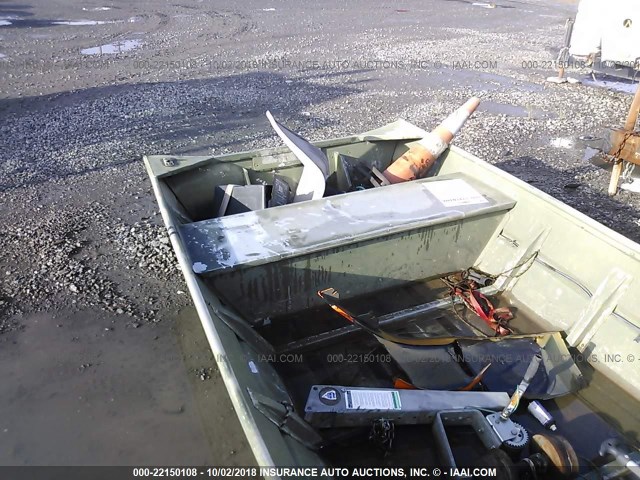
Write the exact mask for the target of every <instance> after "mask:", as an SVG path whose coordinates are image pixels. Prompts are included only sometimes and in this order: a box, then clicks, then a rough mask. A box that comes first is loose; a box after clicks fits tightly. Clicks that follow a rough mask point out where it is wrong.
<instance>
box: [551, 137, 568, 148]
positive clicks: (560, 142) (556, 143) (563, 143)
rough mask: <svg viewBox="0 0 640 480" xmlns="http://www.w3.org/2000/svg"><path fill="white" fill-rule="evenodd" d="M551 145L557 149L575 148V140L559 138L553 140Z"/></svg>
mask: <svg viewBox="0 0 640 480" xmlns="http://www.w3.org/2000/svg"><path fill="white" fill-rule="evenodd" d="M550 144H551V146H552V147H556V148H573V145H574V141H573V138H568V137H558V138H553V139H551V142H550Z"/></svg>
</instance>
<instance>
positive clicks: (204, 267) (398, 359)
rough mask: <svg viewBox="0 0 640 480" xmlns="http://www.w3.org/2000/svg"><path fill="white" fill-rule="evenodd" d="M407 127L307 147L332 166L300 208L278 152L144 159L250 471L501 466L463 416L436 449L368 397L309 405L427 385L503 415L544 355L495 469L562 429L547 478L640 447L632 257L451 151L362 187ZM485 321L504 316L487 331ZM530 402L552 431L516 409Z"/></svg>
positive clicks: (421, 427)
mask: <svg viewBox="0 0 640 480" xmlns="http://www.w3.org/2000/svg"><path fill="white" fill-rule="evenodd" d="M422 133H423V132H422V131H421V130H420V129H418V128H416V127H414V126H412V125H410V124H407V123H406V122H397V123H396V124H393V125H392V126H390V127H387V128H383V129H379V130H374V131H372V132H368V133H367V134H362V135H359V136H354V137H347V138H343V139H337V140H327V141H323V142H317V143H316V146H317V147H318V148H320V149H321V151H322V152H323V153H324V154H325V155H326V158H327V159H328V166H329V175H328V176H327V179H326V190H325V192H324V196H323V197H322V198H318V199H315V200H309V201H303V202H296V203H291V196H292V193H293V192H295V191H296V188H297V186H298V182H299V181H300V177H301V175H302V172H303V166H302V165H301V163H300V161H299V160H298V158H296V155H294V154H293V153H292V152H291V150H289V149H288V148H284V147H283V148H275V149H268V150H261V151H254V152H246V153H238V154H232V155H226V156H224V157H175V156H151V157H146V159H145V161H146V164H147V168H148V170H149V173H150V176H151V178H152V182H153V184H154V188H155V190H156V196H157V198H158V201H159V204H160V207H161V212H162V214H163V219H164V221H165V223H166V225H167V227H168V230H169V233H170V236H171V240H172V243H173V246H174V249H175V251H176V254H177V256H178V260H179V261H180V263H181V266H182V269H183V272H184V274H185V278H186V279H187V284H188V286H189V290H190V293H191V295H192V297H193V299H194V303H195V305H196V307H197V309H198V313H199V315H200V318H201V320H202V323H203V326H204V327H205V333H206V334H207V337H208V339H209V342H210V344H211V346H212V350H213V351H214V353H215V354H216V359H217V361H218V364H219V366H220V369H221V372H222V375H223V378H224V379H225V384H226V386H227V389H228V390H229V393H230V395H231V398H232V401H233V403H234V406H235V408H236V412H237V413H238V416H239V418H241V423H242V424H243V428H244V430H245V433H246V434H247V436H248V438H249V442H250V443H251V445H252V448H253V449H254V453H255V454H256V458H257V459H258V463H260V464H267V465H268V464H272V465H310V464H318V465H322V464H324V465H339V466H345V465H379V466H402V465H411V466H415V465H425V466H426V465H440V464H442V461H443V455H444V456H445V457H446V456H447V455H448V457H447V458H448V460H449V461H450V462H455V465H457V466H465V465H477V464H478V462H489V463H483V464H487V465H492V466H493V465H496V464H501V463H500V462H503V461H504V459H502V457H500V458H499V459H498V460H496V458H493V457H491V458H492V459H489V460H487V458H488V457H487V452H488V451H490V450H491V449H487V446H486V444H485V443H486V442H485V443H483V442H482V441H481V440H482V439H480V440H479V439H478V437H479V435H480V433H479V432H481V431H482V428H480V427H478V425H477V424H475V423H473V422H471V421H469V422H463V421H462V420H460V421H459V422H457V423H456V422H455V421H448V422H447V421H444V423H443V418H444V419H445V420H447V418H448V417H446V415H445V417H442V416H438V417H437V418H438V422H439V423H438V425H440V426H442V425H444V427H445V428H444V431H446V435H444V436H443V435H441V434H438V432H436V428H435V426H434V425H435V423H434V422H435V420H434V419H435V417H434V416H433V415H435V413H437V412H430V413H429V418H428V419H427V420H424V419H422V420H418V419H417V418H414V420H411V417H410V415H409V414H407V416H406V418H404V417H403V418H401V417H402V415H401V412H400V413H397V415H396V417H394V418H395V419H396V420H395V421H391V420H389V418H390V417H389V415H387V413H388V412H386V411H385V410H384V407H380V406H379V405H378V406H377V407H376V406H375V405H374V404H372V405H373V407H372V406H367V405H366V402H364V403H363V405H365V406H364V407H363V408H365V409H366V408H371V409H373V410H375V411H374V414H375V415H374V416H376V415H377V418H376V419H374V420H372V419H371V417H370V416H365V417H366V418H365V417H363V419H358V418H356V417H354V416H352V417H349V418H350V419H351V420H349V421H345V422H346V423H344V422H342V420H341V419H342V418H343V417H345V418H346V416H347V415H354V411H353V409H351V410H348V411H347V410H342V411H337V410H336V411H333V410H332V411H330V412H329V413H328V414H327V415H328V416H326V415H325V416H323V417H322V418H324V419H325V420H327V419H328V420H327V422H325V423H323V422H320V421H315V420H314V418H316V417H314V415H313V413H314V412H315V410H312V409H314V408H315V406H314V405H315V404H313V405H312V402H311V399H310V397H311V396H313V395H317V393H316V392H317V391H318V388H321V389H323V388H326V386H330V387H331V386H336V387H340V388H337V390H336V391H341V392H343V393H344V392H346V390H345V389H349V388H351V387H354V388H355V387H358V388H365V389H371V392H373V393H375V392H388V391H399V392H400V394H401V395H402V396H403V397H402V398H403V404H407V405H408V404H409V403H410V402H411V401H413V400H411V399H408V398H409V397H404V396H405V395H416V396H419V395H421V394H422V393H423V392H430V391H437V392H441V393H440V394H441V395H449V394H451V395H453V397H451V398H452V399H451V401H450V403H451V405H452V406H455V405H458V403H459V402H463V404H464V402H465V398H469V404H468V405H465V407H464V408H467V409H475V410H474V411H481V412H483V413H484V414H485V415H486V414H490V413H492V412H495V411H496V410H497V407H496V406H493V407H491V406H490V405H489V404H491V402H493V401H494V400H496V399H497V397H492V399H491V401H489V400H487V402H486V403H487V404H486V405H485V404H484V403H482V402H480V404H482V405H484V406H481V405H480V404H478V401H477V400H476V399H475V397H473V395H474V394H480V393H483V394H486V393H488V392H500V393H501V394H504V396H503V397H500V399H499V401H498V404H500V405H501V406H504V407H506V406H507V403H508V400H509V397H510V396H511V395H513V394H514V392H515V391H516V390H517V388H516V387H517V386H518V385H519V382H520V380H521V379H522V378H523V376H524V375H525V374H526V372H525V371H526V370H527V368H528V366H529V365H530V363H531V362H532V361H533V357H534V356H535V355H536V352H538V351H540V352H542V355H544V359H543V361H542V363H541V367H540V368H539V370H538V371H537V372H534V373H535V375H534V377H533V380H532V381H531V382H530V385H529V390H528V391H527V392H528V393H526V392H525V393H524V396H523V400H522V403H521V405H520V407H519V408H517V409H516V410H515V412H514V413H513V414H512V415H511V417H510V418H511V419H512V420H513V421H514V422H517V424H518V425H520V426H522V427H524V429H525V430H526V434H527V435H528V439H524V440H523V439H521V440H523V442H522V444H520V445H517V447H518V448H511V449H507V454H508V457H509V461H511V462H513V463H514V464H516V463H517V462H519V461H521V459H523V458H531V455H533V454H534V453H535V452H536V451H540V449H541V448H542V450H543V451H544V448H543V447H541V446H540V442H541V440H540V438H542V437H538V440H537V441H538V443H536V441H534V440H533V438H535V436H536V435H542V436H543V437H544V436H545V435H546V436H547V437H553V435H561V436H562V437H563V438H564V440H563V441H564V442H568V444H569V445H570V446H571V449H572V450H573V451H574V452H575V456H576V458H577V459H578V462H579V465H578V466H573V467H571V468H573V469H571V468H569V467H567V465H566V464H567V462H569V463H570V461H569V460H566V459H565V460H563V462H564V464H565V465H564V467H565V469H564V470H563V466H559V465H555V466H554V467H555V469H554V468H550V469H548V470H547V473H549V472H550V471H553V472H554V474H557V475H558V476H561V475H568V474H567V471H569V474H577V473H578V472H579V474H580V475H590V474H591V473H589V472H592V471H595V470H597V468H598V467H600V466H601V465H607V464H608V462H610V461H611V458H606V457H603V456H602V455H601V454H600V453H601V452H600V448H601V444H602V443H603V442H604V441H606V440H607V439H611V438H616V439H620V441H621V442H624V444H625V445H630V446H632V447H633V448H635V447H637V445H638V442H639V440H640V439H639V438H638V432H640V414H639V413H638V412H640V409H638V402H637V398H638V395H639V394H640V375H639V374H638V368H637V366H635V365H634V364H633V361H632V360H631V359H632V358H638V359H639V360H638V361H640V343H639V342H640V328H639V325H640V314H639V313H638V309H637V296H636V295H634V291H635V292H637V291H638V280H637V278H638V277H639V276H640V252H639V251H638V246H637V245H635V244H633V243H632V242H630V241H629V240H627V239H624V238H623V237H621V236H619V235H617V234H615V233H614V232H611V231H609V230H608V229H606V228H605V227H602V226H601V225H599V224H597V223H596V222H595V221H593V220H591V219H588V218H587V217H585V216H583V215H581V214H579V213H578V212H575V211H574V210H572V209H570V208H569V207H567V206H566V205H563V204H562V203H560V202H558V201H556V200H554V199H553V198H551V197H549V196H547V195H545V194H544V193H542V192H539V191H537V190H535V189H534V188H532V187H531V186H530V185H528V184H526V183H525V182H522V181H520V180H517V179H515V178H514V177H511V176H510V175H508V174H506V173H505V172H502V171H501V170H499V169H497V168H495V167H493V166H491V165H489V164H487V163H486V162H483V161H482V160H480V159H477V158H476V157H474V156H472V155H470V154H469V153H467V152H465V151H462V150H460V149H457V148H455V147H451V148H450V149H448V150H447V151H446V152H445V153H444V154H443V155H442V156H441V157H440V158H439V160H438V161H437V163H436V164H435V165H434V166H433V167H432V168H431V170H430V171H429V173H428V175H427V176H426V177H425V178H422V179H420V180H415V181H411V182H406V183H399V184H395V185H387V186H375V183H376V182H372V181H371V179H370V178H369V177H368V176H367V175H369V176H371V172H375V171H376V170H377V171H379V172H382V171H384V170H385V168H387V167H388V166H389V165H390V164H391V163H392V162H393V161H394V160H395V159H397V158H399V157H400V156H401V155H402V154H403V153H404V152H406V151H407V150H408V149H409V148H410V147H411V146H412V145H413V142H414V141H415V139H417V138H421V135H422ZM229 185H234V186H235V187H234V190H233V192H235V193H233V192H232V191H231V189H230V188H229ZM245 187H247V188H245ZM238 189H239V190H238ZM283 199H284V200H283ZM325 289H332V290H331V292H333V293H332V295H333V297H331V298H333V300H331V298H329V301H328V300H327V299H328V297H327V296H326V295H325V296H323V295H319V294H318V292H319V291H325ZM474 300H475V301H480V303H483V305H482V306H481V307H477V305H476V303H474ZM332 302H333V303H332ZM474 305H476V306H475V308H474ZM341 311H342V313H343V314H341V313H340V312H341ZM488 311H491V312H492V314H493V312H499V311H502V312H507V313H508V318H507V319H506V320H504V321H503V320H500V322H498V323H499V325H497V324H496V323H495V322H494V321H493V318H496V317H492V318H490V319H489V320H487V318H486V314H487V312H488ZM349 317H351V318H352V320H350V319H349ZM354 317H355V318H356V321H354V320H353V318H354ZM363 325H364V326H365V327H366V328H363ZM500 328H503V329H504V330H502V331H500V330H499V329H500ZM398 338H399V339H401V340H400V341H398V340H397V339H398ZM390 339H391V340H390ZM407 339H410V341H408V343H404V342H405V341H406V340H407ZM416 339H422V340H424V339H426V340H427V341H426V342H425V343H424V345H422V344H420V345H413V344H411V342H413V341H414V340H416ZM429 339H431V340H433V339H442V341H441V342H440V344H438V341H439V340H438V341H435V342H433V344H429V343H428V342H429ZM422 340H418V343H419V342H421V341H422ZM505 355H507V356H509V357H510V358H511V357H513V359H515V360H507V361H504V358H505V357H504V356H505ZM487 364H489V365H488V366H487ZM318 386H320V387H318ZM314 389H315V390H314ZM332 395H333V394H332ZM362 395H364V394H362ZM465 395H468V397H465ZM327 398H329V400H330V401H329V402H328V404H327V407H332V405H331V403H332V401H335V400H336V397H335V396H334V397H333V398H331V396H329V397H327ZM363 398H364V397H363ZM412 398H413V397H412ZM416 398H417V397H416ZM443 398H445V404H447V402H448V401H449V400H448V399H447V397H443ZM472 398H474V399H473V400H471V399H472ZM478 398H479V397H478ZM505 398H506V399H507V401H506V402H504V399H505ZM534 400H535V401H536V402H539V404H540V405H542V406H543V407H544V409H546V411H547V413H548V414H550V415H551V416H552V417H553V419H554V420H555V424H556V426H557V430H556V431H555V432H550V431H549V429H548V428H545V426H544V425H542V424H541V421H540V420H539V419H536V417H534V416H533V415H532V414H531V413H530V411H529V410H528V409H527V408H526V406H527V404H528V403H529V402H533V401H534ZM496 401H497V400H496ZM501 402H502V403H504V405H502V403H501ZM374 403H375V402H374ZM349 408H350V407H349V406H347V409H349ZM420 408H422V409H424V408H426V409H429V407H428V406H427V407H424V406H423V407H420ZM452 408H453V407H452ZM456 408H459V407H456ZM330 410H331V409H330ZM355 410H358V409H357V408H356V409H355ZM360 413H361V414H362V413H363V412H360ZM369 413H370V412H369ZM355 415H357V412H356V413H355ZM317 418H320V415H318V417H317ZM420 418H422V417H420ZM459 418H460V419H462V416H460V417H459ZM465 418H466V417H465ZM483 418H484V417H483ZM423 420H424V421H423ZM449 420H451V419H449ZM483 421H484V420H483ZM480 437H481V435H480ZM545 438H546V437H545ZM525 440H526V441H525ZM547 440H548V438H547ZM443 443H445V444H447V445H448V448H445V450H444V451H445V453H444V454H443V447H442V444H443ZM503 450H504V449H503ZM565 453H566V452H565ZM566 455H567V458H569V455H568V454H566ZM452 459H454V460H452ZM561 463H562V462H561ZM567 468H569V470H567ZM516 478H517V477H516ZM589 478H599V477H597V476H594V477H589Z"/></svg>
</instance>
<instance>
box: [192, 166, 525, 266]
mask: <svg viewBox="0 0 640 480" xmlns="http://www.w3.org/2000/svg"><path fill="white" fill-rule="evenodd" d="M514 205H515V202H514V201H513V200H511V199H509V198H507V197H506V196H505V195H503V194H502V193H500V192H499V191H497V190H496V189H494V188H492V187H490V186H488V185H485V184H483V183H482V182H480V181H478V180H476V179H473V178H470V177H468V176H466V175H464V174H461V173H456V174H450V175H443V176H439V177H432V178H425V179H422V180H416V181H412V182H407V183H400V184H396V185H391V186H387V187H380V188H372V189H369V190H363V191H358V192H351V193H346V194H342V195H337V196H333V197H327V198H322V199H318V200H312V201H307V202H301V203H295V204H289V205H283V206H280V207H275V208H268V209H265V210H259V211H252V212H246V213H242V214H237V215H230V216H226V217H220V218H213V219H208V220H203V221H199V222H194V223H188V224H185V225H182V226H181V227H180V234H181V236H182V238H183V241H184V243H185V245H186V247H187V251H188V254H189V257H190V260H191V265H192V268H193V271H194V272H195V273H198V274H206V275H208V274H215V273H216V272H222V271H225V272H228V271H230V270H236V269H241V268H245V267H248V266H256V265H262V264H266V263H270V262H276V261H280V260H283V259H287V258H292V257H298V256H302V255H308V254H313V253H316V252H320V251H325V250H330V249H333V248H337V247H343V246H345V245H349V244H353V243H357V242H363V241H369V240H374V239H376V238H380V237H389V236H391V235H394V234H399V233H402V232H408V231H414V230H417V229H424V228H425V227H430V226H435V225H439V224H445V223H451V222H458V221H464V220H465V219H467V218H471V217H477V216H481V215H488V214H492V213H496V212H503V211H506V210H509V209H511V208H512V207H513V206H514Z"/></svg>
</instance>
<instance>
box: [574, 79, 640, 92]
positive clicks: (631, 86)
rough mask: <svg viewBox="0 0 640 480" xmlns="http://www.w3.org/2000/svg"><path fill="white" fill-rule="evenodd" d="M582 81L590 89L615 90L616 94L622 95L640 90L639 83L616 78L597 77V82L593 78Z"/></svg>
mask: <svg viewBox="0 0 640 480" xmlns="http://www.w3.org/2000/svg"><path fill="white" fill-rule="evenodd" d="M581 80H582V84H583V85H588V86H590V87H598V88H606V89H609V90H614V91H616V92H622V93H631V94H633V93H636V90H637V89H638V82H633V81H631V80H626V81H625V80H622V79H617V78H614V77H604V78H603V77H596V78H595V80H594V79H593V77H592V76H587V77H585V78H583V79H581Z"/></svg>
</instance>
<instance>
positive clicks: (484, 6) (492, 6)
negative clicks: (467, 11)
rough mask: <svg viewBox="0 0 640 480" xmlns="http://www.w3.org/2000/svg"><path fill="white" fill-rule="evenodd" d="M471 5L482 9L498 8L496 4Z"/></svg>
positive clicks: (478, 3)
mask: <svg viewBox="0 0 640 480" xmlns="http://www.w3.org/2000/svg"><path fill="white" fill-rule="evenodd" d="M471 5H473V6H474V7H482V8H496V4H495V3H482V2H473V3H472V4H471Z"/></svg>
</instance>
